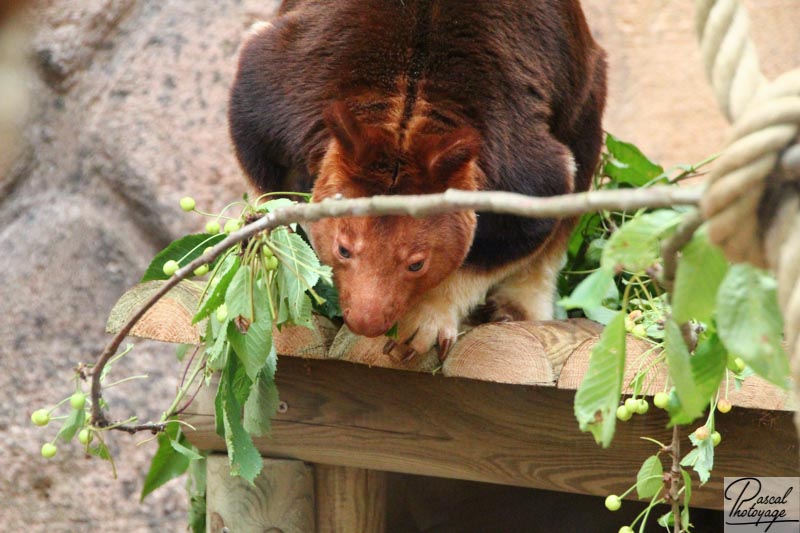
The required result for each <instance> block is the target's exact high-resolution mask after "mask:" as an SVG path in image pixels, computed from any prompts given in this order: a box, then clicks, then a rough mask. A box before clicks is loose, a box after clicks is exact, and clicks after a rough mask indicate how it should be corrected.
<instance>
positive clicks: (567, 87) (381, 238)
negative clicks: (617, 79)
mask: <svg viewBox="0 0 800 533" xmlns="http://www.w3.org/2000/svg"><path fill="white" fill-rule="evenodd" d="M604 100H605V63H604V59H603V52H602V50H601V49H600V48H599V47H598V46H597V45H596V44H595V43H594V41H593V40H592V38H591V35H590V34H589V30H588V28H587V27H586V23H585V21H584V18H583V14H582V12H581V9H580V6H579V4H578V2H577V1H576V0H549V1H540V2H517V1H514V0H474V1H471V2H463V1H461V0H402V1H401V0H314V1H312V0H292V1H285V2H284V3H283V5H282V6H281V9H280V10H279V14H278V17H277V18H276V19H274V20H273V21H272V26H264V27H263V28H261V29H260V30H258V31H257V33H256V34H255V36H253V37H251V38H250V39H249V40H248V41H247V43H246V44H245V45H244V47H243V50H242V54H241V58H240V66H239V72H238V75H237V79H236V83H235V85H234V87H233V90H232V93H231V106H230V119H231V134H232V137H233V140H234V144H235V147H236V151H237V155H238V157H239V160H240V161H241V163H242V166H243V167H244V169H245V171H246V172H247V174H248V176H249V177H250V179H251V180H252V181H253V182H254V183H255V185H256V186H257V187H258V188H260V189H262V190H292V189H306V190H312V189H313V198H314V201H320V200H323V199H325V198H329V197H332V196H335V195H341V196H343V197H360V196H370V195H376V194H420V193H435V192H442V191H444V190H446V189H448V188H457V189H464V190H487V189H489V190H507V191H514V192H520V193H523V194H529V195H534V196H548V195H553V194H562V193H566V192H569V191H572V190H585V189H587V188H588V186H589V182H590V179H591V174H592V171H593V169H594V166H595V164H596V162H597V157H598V154H599V149H600V143H601V137H602V131H601V127H600V117H601V114H602V109H603V103H604ZM575 165H577V172H576V171H575ZM569 228H570V223H569V222H562V223H559V224H556V222H555V221H553V220H534V219H522V218H518V217H512V216H506V215H495V214H492V213H480V214H478V216H476V214H475V213H466V214H450V215H440V216H437V217H432V218H430V219H427V220H416V219H413V218H411V217H380V218H351V219H330V220H324V221H321V222H318V223H315V224H313V225H312V226H311V236H312V241H313V244H314V246H315V248H316V249H317V251H318V253H319V254H320V256H321V258H322V260H323V261H325V262H326V263H328V264H330V265H332V266H333V268H334V274H335V279H336V282H337V286H338V288H339V291H340V299H341V303H342V306H343V310H344V312H345V320H346V322H347V323H348V325H349V326H350V327H351V329H353V330H354V331H356V332H357V333H362V334H365V335H370V336H375V335H380V334H382V333H383V332H385V331H386V330H388V329H389V328H390V327H391V325H392V324H393V323H394V322H395V321H398V320H400V333H401V338H405V339H413V340H412V342H411V345H412V347H414V348H415V349H417V350H425V349H427V348H429V347H430V346H431V345H432V344H433V343H434V342H436V341H437V339H438V341H439V342H440V344H442V343H449V342H451V341H452V339H453V338H454V336H455V332H456V331H457V328H458V323H459V321H460V320H461V319H462V318H463V317H464V316H465V315H466V313H467V312H468V311H469V309H470V308H471V307H474V306H475V305H477V304H480V303H481V302H482V301H483V300H484V298H485V297H486V295H487V292H489V291H491V292H492V294H493V295H494V298H495V300H496V301H501V300H502V301H503V302H505V303H504V304H503V305H505V306H506V307H507V310H508V311H509V312H511V311H513V315H512V316H513V317H514V318H520V317H522V316H523V315H524V316H525V318H528V319H531V318H547V316H546V315H547V314H548V313H547V312H545V311H543V310H544V309H546V308H547V307H548V302H549V303H552V294H551V291H552V288H553V287H552V286H553V280H554V276H555V272H556V270H557V269H556V268H555V265H556V264H557V263H558V262H559V261H560V257H561V256H562V255H563V251H564V247H565V239H564V238H563V235H564V234H568V232H569ZM556 233H557V234H558V235H559V237H558V238H553V236H554V234H556ZM548 243H549V244H548ZM554 243H555V244H554ZM342 250H344V251H345V252H346V254H344V255H343V254H342V253H341V251H342ZM420 261H422V266H421V268H420V269H419V270H418V271H412V270H415V269H416V268H415V267H416V266H419V265H415V263H419V262H420ZM409 267H414V268H411V269H410V268H409ZM504 284H507V285H508V287H509V289H507V290H503V288H502V286H503V285H504ZM537 286H538V288H539V290H538V293H537ZM512 288H513V289H512ZM515 293H518V294H520V295H523V294H524V297H523V299H524V300H525V301H520V300H519V299H515V298H514V294H515ZM541 293H543V294H545V296H544V297H543V298H544V299H542V297H539V296H537V294H541ZM531 300H535V302H534V301H531ZM501 307H502V305H501ZM497 316H501V315H497Z"/></svg>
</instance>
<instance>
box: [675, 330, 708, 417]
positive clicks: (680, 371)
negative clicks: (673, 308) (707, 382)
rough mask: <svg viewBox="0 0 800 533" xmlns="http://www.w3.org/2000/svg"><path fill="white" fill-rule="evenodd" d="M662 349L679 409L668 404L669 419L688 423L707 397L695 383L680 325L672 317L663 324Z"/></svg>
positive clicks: (705, 401) (700, 411)
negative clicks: (665, 356) (678, 401)
mask: <svg viewBox="0 0 800 533" xmlns="http://www.w3.org/2000/svg"><path fill="white" fill-rule="evenodd" d="M664 351H665V352H666V354H667V365H668V366H669V377H670V379H672V383H673V385H674V386H675V393H676V394H677V397H678V400H680V405H679V407H680V408H679V409H676V410H674V411H673V409H672V406H671V405H670V406H669V407H670V411H669V414H670V420H671V422H672V423H673V424H688V423H689V422H691V421H692V420H694V419H695V418H697V417H698V416H700V415H702V414H703V410H704V409H705V407H706V405H708V401H709V397H708V396H703V393H702V391H701V390H700V389H699V388H698V386H697V384H696V383H695V379H694V374H693V372H692V362H691V356H690V355H689V349H688V348H687V347H686V343H685V342H684V341H683V335H681V329H680V326H678V324H677V323H676V322H675V320H673V319H672V318H670V319H668V320H667V322H666V324H664Z"/></svg>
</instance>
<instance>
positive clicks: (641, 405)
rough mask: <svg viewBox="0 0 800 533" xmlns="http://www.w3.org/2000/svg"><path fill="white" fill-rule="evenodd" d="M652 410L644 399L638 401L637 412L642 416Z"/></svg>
mask: <svg viewBox="0 0 800 533" xmlns="http://www.w3.org/2000/svg"><path fill="white" fill-rule="evenodd" d="M649 409H650V404H649V403H647V400H645V399H644V398H639V399H638V400H636V412H637V413H638V414H640V415H643V414H645V413H646V412H647V411H648V410H649Z"/></svg>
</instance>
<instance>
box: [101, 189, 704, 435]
mask: <svg viewBox="0 0 800 533" xmlns="http://www.w3.org/2000/svg"><path fill="white" fill-rule="evenodd" d="M701 195H702V190H701V189H700V188H697V187H692V188H689V187H668V186H660V187H649V188H644V189H619V190H601V191H590V192H583V193H576V194H566V195H561V196H550V197H533V196H525V195H522V194H516V193H509V192H499V191H479V192H475V191H460V190H452V189H451V190H448V191H446V192H444V193H441V194H430V195H402V196H401V195H397V196H372V197H366V198H354V199H339V200H336V199H328V200H324V201H322V202H320V203H316V204H296V205H293V206H289V207H285V208H282V209H278V210H276V211H275V212H272V213H267V214H265V215H264V216H263V217H261V218H260V219H258V220H256V221H254V222H252V223H250V224H248V225H247V226H245V227H243V228H241V229H240V230H238V231H236V232H234V233H232V234H230V235H229V236H228V237H226V238H225V239H223V240H222V241H220V242H219V243H217V244H216V245H214V246H213V247H212V248H211V250H209V251H208V252H206V253H204V254H203V255H202V256H200V257H198V258H197V259H195V260H193V261H191V262H190V263H189V264H187V265H185V266H183V267H182V268H180V269H179V270H178V271H177V272H176V273H175V275H173V276H172V277H171V278H170V279H169V280H167V281H166V282H165V283H164V285H162V286H161V288H160V289H159V290H158V291H157V292H156V293H155V294H154V295H153V296H152V297H151V298H150V299H149V300H148V301H147V302H145V303H144V304H143V305H142V307H141V308H140V309H139V310H138V311H137V312H136V313H135V314H134V315H133V316H132V317H131V318H130V319H129V320H128V321H127V322H126V323H125V324H124V325H123V326H122V327H121V328H120V330H119V331H118V332H117V334H116V335H114V337H113V338H112V339H111V342H109V343H108V345H107V346H106V347H105V348H104V349H103V351H102V353H101V354H100V356H99V357H98V360H97V363H96V364H95V366H94V368H93V369H92V386H91V399H92V424H93V425H95V426H97V427H110V426H112V427H114V429H122V430H125V431H130V430H131V429H137V428H142V429H141V430H149V431H152V430H153V429H158V428H154V427H153V425H149V424H148V425H143V426H136V427H133V428H132V427H129V426H118V425H117V426H115V425H113V424H111V423H110V422H109V421H108V419H107V418H106V417H105V415H104V414H103V411H102V409H101V406H100V399H101V397H102V394H101V388H102V387H101V384H100V376H101V374H102V372H103V368H105V366H106V364H107V363H108V361H109V359H111V357H113V356H114V354H115V353H116V352H117V350H118V349H119V346H120V344H122V341H123V340H124V339H125V337H127V336H128V334H129V333H130V331H131V329H133V326H134V325H135V324H136V323H137V322H138V321H139V320H140V319H141V318H142V317H143V316H144V314H145V313H146V312H147V311H148V310H149V309H150V308H151V307H152V306H153V305H154V304H155V303H156V302H157V301H158V300H160V299H161V298H162V297H164V296H165V295H166V294H167V293H168V292H169V291H170V290H171V289H172V288H174V287H175V286H176V285H177V284H178V283H179V282H180V281H181V280H183V279H185V278H186V277H187V276H189V275H190V274H191V273H192V272H193V271H194V270H195V269H196V268H197V267H199V266H201V265H204V264H208V263H211V262H212V261H214V259H216V258H217V257H219V256H220V255H221V254H222V253H223V252H224V251H225V250H227V249H228V248H230V247H231V246H233V245H235V244H237V243H239V242H242V241H243V240H245V239H248V238H250V237H252V236H253V235H255V234H257V233H259V232H261V231H265V230H270V229H272V228H274V227H276V226H281V225H285V224H289V223H292V222H313V221H316V220H320V219H322V218H338V217H353V216H380V215H410V216H414V217H425V216H430V215H435V214H441V213H450V212H454V211H481V212H493V213H500V214H508V215H516V216H522V217H530V218H569V217H573V216H577V215H581V214H583V213H588V212H593V211H603V210H605V211H632V210H636V209H641V208H660V207H661V208H665V207H672V206H675V205H697V204H698V203H699V201H700V197H701ZM160 426H161V427H162V428H163V424H162V425H160Z"/></svg>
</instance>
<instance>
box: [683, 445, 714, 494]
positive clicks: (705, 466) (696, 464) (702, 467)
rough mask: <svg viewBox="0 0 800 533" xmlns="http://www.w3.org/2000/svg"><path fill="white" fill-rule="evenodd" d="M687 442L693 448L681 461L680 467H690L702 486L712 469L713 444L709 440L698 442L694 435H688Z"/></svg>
mask: <svg viewBox="0 0 800 533" xmlns="http://www.w3.org/2000/svg"><path fill="white" fill-rule="evenodd" d="M689 440H691V441H692V444H694V446H695V447H694V448H693V449H692V450H691V451H690V452H689V453H687V454H686V457H684V458H683V459H682V460H681V466H690V467H692V468H693V469H694V471H695V472H697V475H698V476H699V477H700V484H701V485H704V484H705V482H706V481H708V478H709V477H711V470H713V469H714V443H713V442H711V439H705V440H698V439H697V437H695V436H694V433H692V434H691V435H689ZM684 479H685V478H684Z"/></svg>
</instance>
